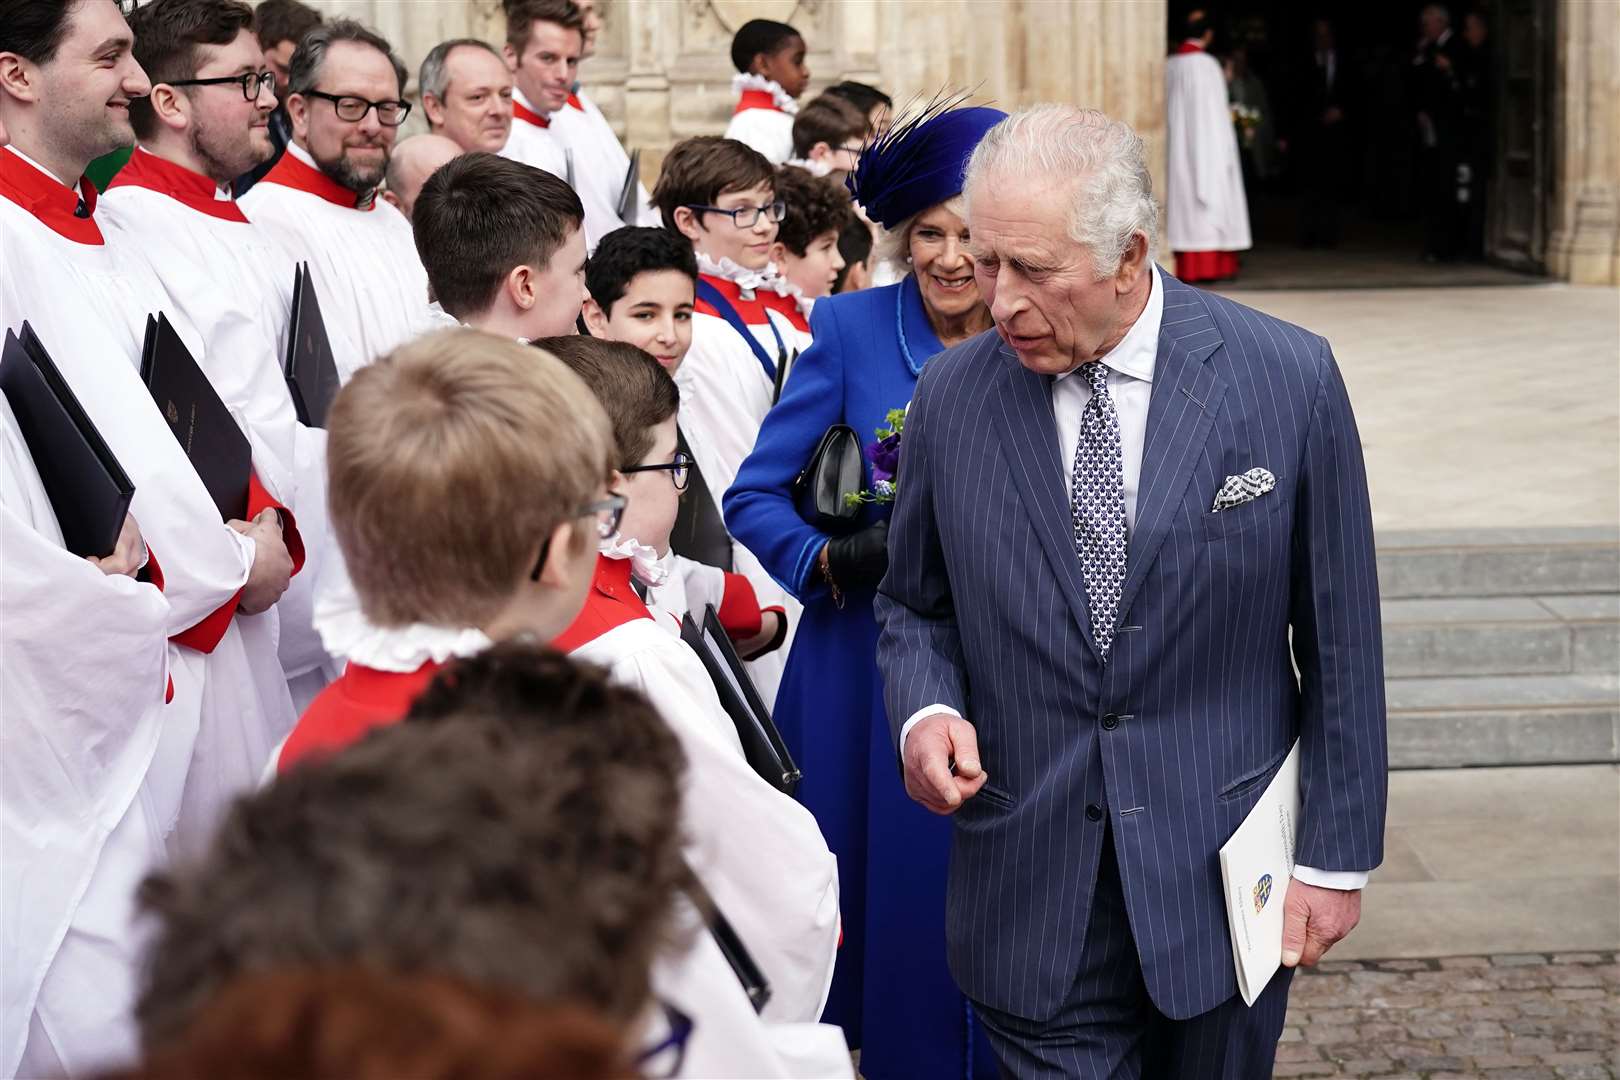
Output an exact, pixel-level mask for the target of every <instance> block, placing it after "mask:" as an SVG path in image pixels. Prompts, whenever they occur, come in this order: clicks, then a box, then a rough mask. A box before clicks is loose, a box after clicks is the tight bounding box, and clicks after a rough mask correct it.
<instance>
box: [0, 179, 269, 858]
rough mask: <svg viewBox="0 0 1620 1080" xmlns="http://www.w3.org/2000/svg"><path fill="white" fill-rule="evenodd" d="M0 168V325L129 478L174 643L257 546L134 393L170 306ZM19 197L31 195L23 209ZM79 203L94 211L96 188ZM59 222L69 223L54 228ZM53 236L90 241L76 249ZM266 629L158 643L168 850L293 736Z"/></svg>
mask: <svg viewBox="0 0 1620 1080" xmlns="http://www.w3.org/2000/svg"><path fill="white" fill-rule="evenodd" d="M0 159H3V160H0V329H5V328H9V329H18V328H20V327H21V326H22V323H23V321H24V320H27V321H28V322H29V323H30V324H31V325H32V326H33V328H34V330H35V332H36V333H37V334H38V335H39V338H40V341H41V343H42V344H43V345H44V346H45V349H46V351H47V352H49V353H50V355H51V358H52V359H53V360H54V361H55V363H56V366H57V367H58V368H59V369H60V370H61V372H62V375H63V377H64V378H65V379H66V380H67V382H68V385H69V386H70V387H71V388H72V390H73V393H74V394H75V396H77V398H78V399H79V402H80V404H81V405H82V406H83V407H84V410H85V412H86V413H87V414H88V416H89V417H90V420H91V422H92V423H94V424H95V425H96V427H97V428H98V429H99V430H100V432H101V435H102V437H103V438H104V439H105V440H106V441H107V444H108V446H109V447H110V448H111V450H112V452H113V454H114V455H115V456H116V457H117V458H118V460H119V462H120V464H122V466H123V467H124V470H125V471H126V472H127V473H128V474H129V476H130V479H131V481H132V482H133V483H134V485H135V498H134V502H133V504H132V505H131V507H130V512H131V513H132V514H134V515H135V518H136V520H137V521H138V522H139V523H140V527H141V532H142V533H143V535H144V536H145V537H146V540H147V542H148V544H149V545H150V547H151V548H152V550H154V551H156V552H158V554H159V558H160V560H161V565H162V569H163V575H164V596H165V598H166V599H167V600H168V602H169V622H168V627H167V629H168V634H169V636H170V637H171V638H173V637H175V636H178V635H183V634H185V633H186V632H187V631H193V630H194V628H196V627H197V626H198V624H200V623H203V622H204V621H205V620H208V619H209V618H210V617H211V616H215V617H218V613H219V612H220V611H221V610H222V609H228V608H229V606H230V605H232V604H234V602H235V597H236V595H237V593H238V592H239V591H240V590H241V588H242V586H243V585H244V584H245V583H246V581H247V577H248V572H249V570H250V569H251V567H252V564H253V556H254V542H253V541H252V540H251V539H249V538H248V537H245V536H242V535H241V534H239V533H237V532H235V531H233V530H232V529H230V528H229V527H228V526H226V525H225V524H224V523H223V522H221V521H220V516H219V511H218V509H217V508H216V507H215V505H214V502H213V500H212V499H211V498H210V497H209V495H208V491H207V489H206V488H204V487H203V483H202V480H201V479H200V478H199V477H198V475H197V473H196V470H195V469H193V468H192V465H191V462H190V461H189V460H188V459H187V458H186V455H185V453H184V451H183V450H182V449H181V447H180V444H179V442H178V440H176V439H175V437H174V433H173V432H172V431H170V430H169V427H168V424H167V423H165V421H164V419H163V417H162V415H161V414H160V413H159V412H158V409H157V406H156V404H155V403H154V402H153V401H152V398H151V395H150V394H149V393H148V392H147V390H146V387H145V386H144V385H143V384H142V382H141V379H140V374H139V361H140V354H141V345H142V341H143V338H144V335H145V324H146V318H147V316H148V314H151V313H155V312H158V311H163V310H166V308H167V306H168V305H167V298H166V297H165V295H164V294H163V292H162V290H161V289H159V288H158V287H157V285H156V283H155V282H153V281H152V280H151V279H150V277H149V276H148V273H147V271H146V268H145V265H144V263H143V261H142V260H140V259H138V258H134V257H132V253H125V252H120V251H118V250H117V248H116V246H115V245H112V244H107V243H104V242H102V241H101V237H100V233H99V229H98V228H97V227H96V226H95V223H94V220H93V213H87V214H86V215H85V217H84V218H83V219H75V218H73V217H72V216H71V214H64V213H62V211H61V206H62V204H63V202H64V201H65V203H66V205H67V206H68V207H72V206H73V204H74V202H75V201H76V199H77V196H76V195H75V194H74V192H73V191H72V190H70V189H68V188H66V187H64V186H63V185H62V184H60V183H59V182H57V181H56V180H55V179H54V178H52V177H50V176H49V174H47V173H45V172H44V171H43V170H41V169H39V168H38V167H37V166H35V165H32V164H30V163H28V162H27V161H26V159H24V158H22V157H21V155H20V154H17V153H15V148H14V147H13V148H8V149H0ZM19 185H21V194H20V195H19V194H18V186H19ZM85 186H88V183H87V182H86V184H85ZM18 198H22V199H24V200H25V201H27V200H30V199H32V200H34V203H33V204H31V205H33V207H34V208H33V209H29V208H25V206H24V204H23V203H20V202H19V201H17V200H18ZM86 201H87V202H89V203H90V204H91V210H92V211H93V204H94V195H93V189H92V191H91V192H90V194H89V196H88V197H87V200H86ZM53 208H54V211H53ZM36 211H37V213H39V214H42V215H45V216H44V217H41V216H36ZM47 219H49V220H54V221H57V222H58V225H56V226H53V225H52V224H47ZM64 219H65V220H66V221H68V222H69V223H70V224H65V225H64V224H60V223H61V222H62V221H63V220H64ZM74 221H77V222H78V225H77V226H75V225H73V224H71V223H72V222H74ZM58 228H62V229H65V230H67V233H73V232H75V231H76V230H77V229H83V230H88V232H89V233H90V234H92V235H85V234H84V233H82V232H81V233H80V234H79V235H78V236H77V238H73V237H71V236H70V235H67V234H65V233H64V232H61V231H58ZM169 314H170V316H171V320H172V321H173V322H174V324H175V329H176V330H177V332H179V333H180V335H181V337H182V339H183V340H184V341H185V343H186V346H187V347H188V348H189V349H191V350H192V353H193V355H201V352H202V344H201V339H200V337H199V336H198V335H197V334H196V332H195V331H194V330H193V329H192V328H191V326H190V324H189V322H187V321H186V319H185V318H184V317H183V316H182V315H180V313H179V312H177V311H176V312H169ZM278 622H279V620H278V614H277V612H276V609H275V608H271V609H270V610H269V611H267V612H264V613H263V614H260V615H254V616H248V615H242V614H239V613H238V614H235V615H234V616H233V617H231V618H229V619H228V620H224V621H223V630H222V632H221V633H220V635H219V637H218V640H217V641H216V642H214V643H213V648H212V650H211V651H209V652H206V653H205V652H201V651H198V649H196V648H192V647H189V646H186V645H180V644H178V643H174V642H171V647H170V649H169V668H170V672H171V674H172V676H173V680H174V700H173V701H172V702H171V703H170V704H169V706H168V707H167V708H166V709H165V710H164V717H163V729H162V738H161V739H160V740H159V744H158V748H157V757H156V762H155V764H154V766H153V769H152V770H151V772H150V774H149V785H150V790H151V793H152V796H153V806H154V811H155V813H156V814H157V815H158V820H159V821H160V822H161V824H162V827H163V829H164V830H165V832H166V833H168V834H169V840H170V843H171V847H172V849H173V850H176V851H178V852H194V851H197V850H199V849H200V848H202V847H203V846H205V845H206V844H207V843H208V842H209V841H210V840H211V839H212V835H213V831H214V828H215V827H216V825H217V823H218V821H219V819H220V817H221V815H222V814H223V813H224V811H225V808H226V806H227V804H228V803H229V801H230V800H231V799H232V798H234V797H235V796H236V795H237V794H239V793H240V792H242V791H245V790H247V789H249V788H250V787H252V786H253V784H254V783H255V782H256V780H257V778H258V776H259V773H260V771H261V770H262V769H263V767H264V762H265V760H266V759H267V757H268V756H269V752H270V748H271V747H273V746H274V745H275V744H276V743H277V742H278V741H280V739H281V738H282V737H283V736H285V735H286V733H287V731H288V730H289V729H290V728H291V726H292V723H293V720H294V714H293V708H292V701H291V698H290V697H289V696H288V693H287V682H286V678H285V676H284V674H283V673H282V670H281V665H280V663H279V661H278V660H277V656H276V642H277V635H278V629H279V626H278Z"/></svg>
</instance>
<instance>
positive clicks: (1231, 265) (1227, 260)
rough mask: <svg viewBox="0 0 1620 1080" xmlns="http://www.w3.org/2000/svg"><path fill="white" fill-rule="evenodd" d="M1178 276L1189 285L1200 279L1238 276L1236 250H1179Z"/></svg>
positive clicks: (1215, 279) (1177, 259)
mask: <svg viewBox="0 0 1620 1080" xmlns="http://www.w3.org/2000/svg"><path fill="white" fill-rule="evenodd" d="M1175 256H1176V277H1177V278H1179V279H1181V280H1182V281H1185V282H1187V283H1188V284H1189V285H1190V284H1193V283H1195V282H1199V281H1222V280H1224V279H1226V278H1234V277H1237V273H1238V257H1237V252H1235V251H1178V252H1176V253H1175Z"/></svg>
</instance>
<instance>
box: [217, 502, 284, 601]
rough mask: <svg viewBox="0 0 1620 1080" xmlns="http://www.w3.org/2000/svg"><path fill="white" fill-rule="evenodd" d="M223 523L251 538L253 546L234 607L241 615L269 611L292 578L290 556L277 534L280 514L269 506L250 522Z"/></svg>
mask: <svg viewBox="0 0 1620 1080" xmlns="http://www.w3.org/2000/svg"><path fill="white" fill-rule="evenodd" d="M226 524H227V525H229V526H230V527H231V528H233V529H235V530H236V531H237V532H239V533H241V534H242V535H243V536H246V537H248V538H249V539H251V540H252V541H253V549H254V550H253V569H251V570H249V571H248V579H247V584H245V585H243V586H242V598H241V600H240V601H238V602H237V605H236V610H237V611H239V612H241V613H242V614H243V615H258V614H260V613H261V612H265V611H269V610H270V607H271V605H273V604H274V603H275V602H276V601H277V600H280V599H281V594H282V593H284V592H286V591H287V586H288V584H289V583H290V582H291V581H292V571H293V563H292V556H291V555H290V554H288V552H287V543H286V541H284V540H283V539H282V538H281V518H280V516H279V515H278V514H277V513H276V511H275V508H274V507H271V508H269V509H266V510H264V511H263V512H262V513H260V514H259V516H258V517H256V518H254V519H253V520H252V521H251V522H248V521H240V520H237V521H228V522H226Z"/></svg>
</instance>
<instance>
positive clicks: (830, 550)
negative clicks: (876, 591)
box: [827, 521, 889, 589]
mask: <svg viewBox="0 0 1620 1080" xmlns="http://www.w3.org/2000/svg"><path fill="white" fill-rule="evenodd" d="M888 568H889V523H888V522H887V521H880V522H878V523H877V524H876V525H870V526H868V527H867V528H864V529H862V530H861V531H860V532H858V533H851V534H850V535H848V536H836V537H834V538H833V539H831V540H829V541H827V571H828V573H830V574H831V575H832V579H833V584H835V585H837V586H838V588H840V589H859V588H872V587H875V586H876V585H877V583H878V582H880V581H882V580H883V573H884V571H886V570H888Z"/></svg>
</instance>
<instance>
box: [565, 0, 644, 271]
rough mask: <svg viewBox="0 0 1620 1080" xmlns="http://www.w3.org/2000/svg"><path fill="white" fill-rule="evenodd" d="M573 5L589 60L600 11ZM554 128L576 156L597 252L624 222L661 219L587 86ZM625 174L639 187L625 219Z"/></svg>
mask: <svg viewBox="0 0 1620 1080" xmlns="http://www.w3.org/2000/svg"><path fill="white" fill-rule="evenodd" d="M575 6H576V7H578V8H579V13H580V17H581V19H583V20H584V23H583V25H582V27H581V29H582V31H583V33H584V48H583V51H582V53H581V58H582V59H584V60H589V59H590V58H591V55H592V54H593V53H594V52H596V36H597V34H598V33H599V32H600V31H601V29H602V16H601V15H600V14H598V13H597V10H596V0H575ZM551 131H552V133H553V134H554V135H556V136H557V138H558V139H559V140H560V141H561V142H562V144H563V146H564V147H565V148H566V149H567V151H568V153H569V154H570V155H572V157H573V161H574V183H575V188H576V189H577V190H578V191H579V197H580V200H581V201H582V202H583V203H584V204H585V242H586V244H587V245H588V246H589V248H590V250H591V251H593V252H594V251H595V250H596V245H597V244H598V243H599V242H600V241H601V239H602V237H604V236H606V235H607V234H608V233H610V232H612V231H613V230H614V229H617V228H619V227H620V226H623V225H650V226H656V225H657V224H658V223H659V222H658V211H657V210H655V209H653V207H652V200H651V199H650V198H649V197H648V195H647V189H646V188H645V187H643V186H642V184H641V180H640V178H639V177H636V178H631V177H630V176H629V173H630V155H629V154H626V153H625V152H624V146H623V145H621V144H620V142H619V137H618V136H617V135H615V134H614V133H613V127H612V126H611V125H610V124H609V123H608V122H607V117H605V116H603V115H602V110H601V109H599V108H597V107H596V103H595V102H594V101H592V100H591V99H590V96H589V95H587V94H586V93H585V89H584V87H582V86H580V85H579V84H577V83H576V84H575V86H574V92H573V93H571V94H569V95H568V103H567V105H565V106H564V107H563V108H561V109H558V110H557V111H556V112H555V113H553V114H552V116H551ZM627 178H628V179H630V182H631V183H633V184H634V185H635V188H636V190H635V196H634V198H633V199H632V200H631V201H630V204H629V206H628V208H627V209H628V210H629V213H628V214H626V215H625V216H624V217H623V218H621V217H620V216H619V205H620V200H621V199H622V198H623V196H624V185H625V181H626V179H627Z"/></svg>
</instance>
